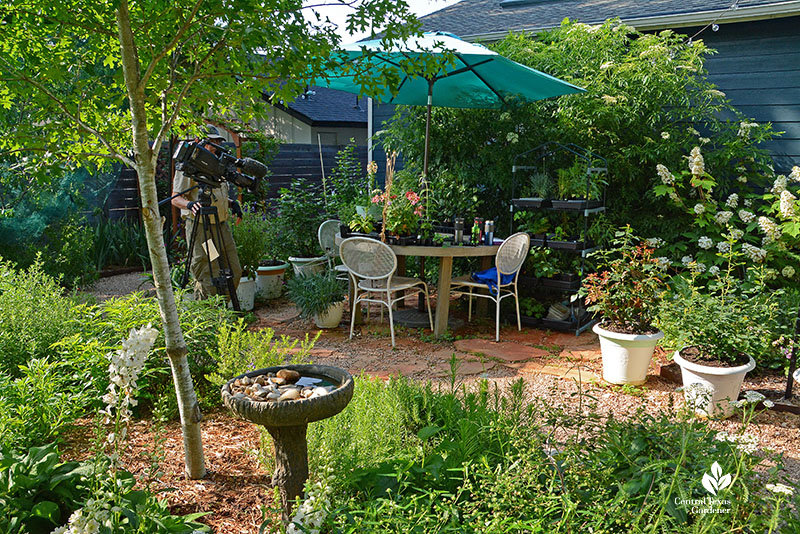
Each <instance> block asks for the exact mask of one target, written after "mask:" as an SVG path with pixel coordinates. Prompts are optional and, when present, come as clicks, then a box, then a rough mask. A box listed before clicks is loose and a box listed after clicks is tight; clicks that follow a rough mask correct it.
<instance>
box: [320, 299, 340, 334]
mask: <svg viewBox="0 0 800 534" xmlns="http://www.w3.org/2000/svg"><path fill="white" fill-rule="evenodd" d="M343 314H344V301H341V302H337V303H336V304H331V305H330V306H328V309H327V310H325V312H324V313H320V314H319V315H315V316H314V324H315V325H317V328H336V327H337V326H339V323H341V322H342V315H343Z"/></svg>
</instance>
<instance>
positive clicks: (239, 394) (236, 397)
mask: <svg viewBox="0 0 800 534" xmlns="http://www.w3.org/2000/svg"><path fill="white" fill-rule="evenodd" d="M233 398H234V399H237V400H245V399H246V398H247V395H245V394H244V393H236V394H234V396H233Z"/></svg>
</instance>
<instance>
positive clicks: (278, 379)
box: [270, 376, 286, 386]
mask: <svg viewBox="0 0 800 534" xmlns="http://www.w3.org/2000/svg"><path fill="white" fill-rule="evenodd" d="M270 382H272V383H273V384H275V385H278V386H282V385H284V384H286V379H285V378H281V377H279V376H276V377H275V378H271V379H270Z"/></svg>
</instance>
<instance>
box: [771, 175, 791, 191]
mask: <svg viewBox="0 0 800 534" xmlns="http://www.w3.org/2000/svg"><path fill="white" fill-rule="evenodd" d="M787 184H788V180H787V179H786V176H784V175H782V174H781V175H779V176H778V177H777V178H775V182H773V184H772V189H770V191H772V193H773V194H775V195H780V194H781V193H783V192H784V191H786V185H787Z"/></svg>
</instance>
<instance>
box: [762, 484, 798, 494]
mask: <svg viewBox="0 0 800 534" xmlns="http://www.w3.org/2000/svg"><path fill="white" fill-rule="evenodd" d="M764 487H765V488H767V489H768V490H769V491H771V492H772V493H780V494H783V495H788V496H789V497H791V496H792V495H794V489H793V488H791V487H789V486H787V485H786V484H767V485H766V486H764Z"/></svg>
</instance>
